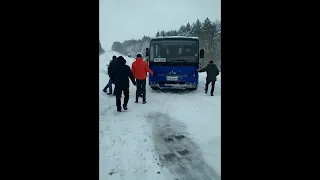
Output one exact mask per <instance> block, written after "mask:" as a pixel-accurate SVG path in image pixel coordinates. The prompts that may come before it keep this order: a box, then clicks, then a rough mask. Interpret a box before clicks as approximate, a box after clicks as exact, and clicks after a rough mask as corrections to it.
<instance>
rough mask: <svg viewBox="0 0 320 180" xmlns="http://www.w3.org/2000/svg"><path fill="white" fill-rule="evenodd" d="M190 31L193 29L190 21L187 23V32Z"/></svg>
mask: <svg viewBox="0 0 320 180" xmlns="http://www.w3.org/2000/svg"><path fill="white" fill-rule="evenodd" d="M190 31H191V26H190V23H188V24H187V25H186V33H190Z"/></svg>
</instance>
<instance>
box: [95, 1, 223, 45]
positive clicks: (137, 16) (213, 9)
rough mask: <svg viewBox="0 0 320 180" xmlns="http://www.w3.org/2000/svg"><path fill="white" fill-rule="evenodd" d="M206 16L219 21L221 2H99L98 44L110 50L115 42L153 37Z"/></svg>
mask: <svg viewBox="0 0 320 180" xmlns="http://www.w3.org/2000/svg"><path fill="white" fill-rule="evenodd" d="M206 17H209V19H210V20H211V21H215V20H216V19H219V20H220V19H221V0H100V5H99V31H100V32H99V35H100V41H101V45H102V47H103V48H104V49H105V50H109V49H111V46H112V43H113V42H114V41H120V42H123V41H124V40H129V39H139V38H141V37H142V36H143V35H146V36H151V37H154V36H155V33H156V32H157V31H158V30H165V31H167V30H178V29H179V28H180V26H181V25H182V24H187V23H188V22H190V24H191V23H192V22H195V21H196V20H197V18H198V19H199V20H200V21H201V22H203V20H204V19H205V18H206Z"/></svg>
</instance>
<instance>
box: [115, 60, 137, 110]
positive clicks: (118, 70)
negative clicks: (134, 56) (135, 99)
mask: <svg viewBox="0 0 320 180" xmlns="http://www.w3.org/2000/svg"><path fill="white" fill-rule="evenodd" d="M109 75H111V76H110V77H111V79H112V82H114V84H115V90H114V91H115V93H116V104H117V111H118V112H121V94H122V92H123V94H124V102H123V109H124V110H127V109H128V107H127V105H128V101H129V78H130V80H131V82H132V84H133V85H136V80H135V78H134V76H133V74H132V71H131V69H130V67H129V66H128V65H126V60H125V59H124V58H123V57H122V56H119V57H118V58H117V61H116V63H114V64H113V67H112V70H111V74H109Z"/></svg>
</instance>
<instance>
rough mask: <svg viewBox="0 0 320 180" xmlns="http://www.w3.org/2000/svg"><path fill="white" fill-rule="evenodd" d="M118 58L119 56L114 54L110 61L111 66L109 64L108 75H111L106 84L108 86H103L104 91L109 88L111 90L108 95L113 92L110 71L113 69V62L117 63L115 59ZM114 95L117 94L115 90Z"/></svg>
mask: <svg viewBox="0 0 320 180" xmlns="http://www.w3.org/2000/svg"><path fill="white" fill-rule="evenodd" d="M116 60H117V56H112V60H111V61H110V63H109V66H108V75H109V82H108V84H107V85H106V87H104V88H103V90H102V91H103V92H105V93H106V92H107V89H108V88H109V92H108V93H107V94H108V95H111V94H112V83H113V82H112V80H111V78H110V72H111V70H112V67H113V64H114V63H115V61H116ZM113 95H115V92H114V91H113Z"/></svg>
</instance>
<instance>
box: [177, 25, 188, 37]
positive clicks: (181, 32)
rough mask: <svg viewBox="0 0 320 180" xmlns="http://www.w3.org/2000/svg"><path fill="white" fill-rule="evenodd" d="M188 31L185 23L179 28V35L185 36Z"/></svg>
mask: <svg viewBox="0 0 320 180" xmlns="http://www.w3.org/2000/svg"><path fill="white" fill-rule="evenodd" d="M185 33H186V26H185V25H182V26H181V27H180V28H179V30H178V35H179V36H184V35H185Z"/></svg>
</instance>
